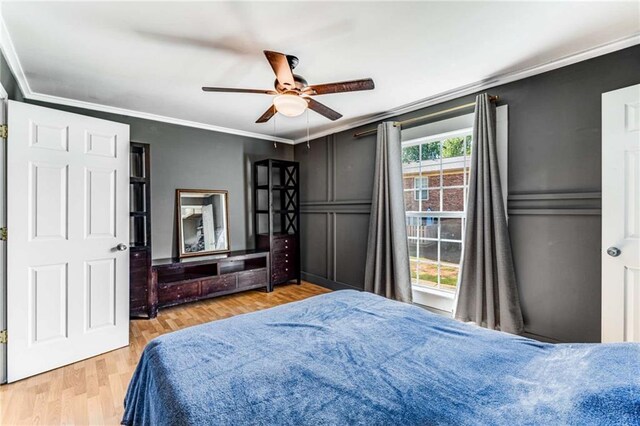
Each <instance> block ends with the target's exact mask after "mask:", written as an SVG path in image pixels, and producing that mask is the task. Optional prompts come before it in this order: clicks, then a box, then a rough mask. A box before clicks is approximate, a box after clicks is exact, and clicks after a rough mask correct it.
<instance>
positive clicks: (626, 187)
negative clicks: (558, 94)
mask: <svg viewBox="0 0 640 426" xmlns="http://www.w3.org/2000/svg"><path fill="white" fill-rule="evenodd" d="M602 245H603V250H602V341H603V342H640V84H639V85H636V86H632V87H627V88H624V89H620V90H615V91H613V92H608V93H604V94H603V95H602Z"/></svg>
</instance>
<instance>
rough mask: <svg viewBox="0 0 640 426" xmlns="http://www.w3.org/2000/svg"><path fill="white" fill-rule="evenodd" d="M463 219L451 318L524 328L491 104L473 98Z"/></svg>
mask: <svg viewBox="0 0 640 426" xmlns="http://www.w3.org/2000/svg"><path fill="white" fill-rule="evenodd" d="M470 173H471V175H470V180H469V194H468V199H467V221H466V230H465V235H464V250H463V255H462V269H461V272H460V282H459V288H458V295H457V304H456V309H455V318H456V319H459V320H461V321H473V322H475V323H476V324H478V325H481V326H483V327H487V328H490V329H498V330H502V331H506V332H509V333H514V334H519V333H521V332H522V331H523V329H524V322H523V319H522V312H521V309H520V299H519V297H518V288H517V285H516V274H515V269H514V266H513V256H512V252H511V242H510V240H509V229H508V228H507V218H506V213H505V206H504V203H503V199H502V190H501V183H500V174H499V171H498V156H497V150H496V114H495V105H494V104H492V103H491V101H490V99H489V96H488V95H487V94H486V93H485V94H482V95H478V97H477V98H476V109H475V117H474V125H473V150H472V154H471V167H470Z"/></svg>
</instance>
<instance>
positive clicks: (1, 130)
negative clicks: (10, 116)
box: [0, 124, 9, 139]
mask: <svg viewBox="0 0 640 426" xmlns="http://www.w3.org/2000/svg"><path fill="white" fill-rule="evenodd" d="M8 135H9V127H7V125H6V124H2V125H0V138H2V139H6V138H7V136H8Z"/></svg>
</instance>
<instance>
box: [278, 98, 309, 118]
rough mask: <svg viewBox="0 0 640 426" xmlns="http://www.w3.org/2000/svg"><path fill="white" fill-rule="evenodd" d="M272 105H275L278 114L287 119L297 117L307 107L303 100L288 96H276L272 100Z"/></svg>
mask: <svg viewBox="0 0 640 426" xmlns="http://www.w3.org/2000/svg"><path fill="white" fill-rule="evenodd" d="M273 105H275V107H276V110H277V111H278V112H279V113H280V114H282V115H286V116H287V117H297V116H299V115H301V114H302V113H303V112H304V111H305V110H306V109H307V107H308V106H309V105H308V104H307V101H306V100H305V99H304V98H301V97H300V96H298V95H289V94H284V95H278V96H276V97H275V98H273Z"/></svg>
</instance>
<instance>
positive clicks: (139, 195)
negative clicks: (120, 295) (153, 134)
mask: <svg viewBox="0 0 640 426" xmlns="http://www.w3.org/2000/svg"><path fill="white" fill-rule="evenodd" d="M129 150H130V152H129V154H130V158H129V167H130V177H129V211H130V213H129V216H130V217H129V315H130V316H131V317H139V316H150V312H151V311H150V309H151V307H150V304H149V296H150V295H149V284H150V281H151V149H150V147H149V144H146V143H139V142H131V144H130V148H129Z"/></svg>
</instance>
